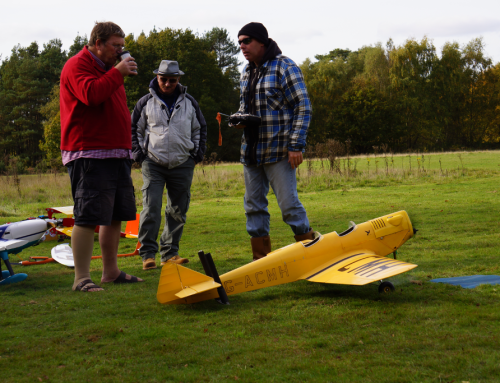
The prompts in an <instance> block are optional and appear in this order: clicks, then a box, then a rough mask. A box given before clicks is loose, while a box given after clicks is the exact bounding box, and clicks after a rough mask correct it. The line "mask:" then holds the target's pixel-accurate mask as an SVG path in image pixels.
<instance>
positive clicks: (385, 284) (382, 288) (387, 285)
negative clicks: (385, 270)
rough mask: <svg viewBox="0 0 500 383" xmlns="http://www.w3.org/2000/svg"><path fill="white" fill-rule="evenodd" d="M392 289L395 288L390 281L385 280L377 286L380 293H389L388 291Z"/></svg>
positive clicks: (390, 291) (392, 290)
mask: <svg viewBox="0 0 500 383" xmlns="http://www.w3.org/2000/svg"><path fill="white" fill-rule="evenodd" d="M394 290H395V288H394V285H393V284H392V283H391V282H387V281H386V282H382V283H381V284H380V285H379V286H378V292H379V293H381V294H389V293H392V292H394Z"/></svg>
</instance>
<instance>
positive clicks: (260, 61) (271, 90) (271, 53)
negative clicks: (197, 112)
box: [237, 23, 314, 260]
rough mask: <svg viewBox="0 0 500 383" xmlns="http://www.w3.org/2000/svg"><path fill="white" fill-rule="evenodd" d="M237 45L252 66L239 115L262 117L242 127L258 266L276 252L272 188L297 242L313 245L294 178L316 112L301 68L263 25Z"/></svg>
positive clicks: (244, 79) (251, 28)
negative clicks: (270, 206)
mask: <svg viewBox="0 0 500 383" xmlns="http://www.w3.org/2000/svg"><path fill="white" fill-rule="evenodd" d="M238 43H239V45H240V48H241V51H242V53H243V55H244V56H245V58H246V59H247V60H248V64H247V65H246V66H245V68H244V69H243V73H242V75H241V79H240V86H241V94H240V109H239V111H238V112H239V113H243V114H245V113H250V114H253V115H257V116H259V117H261V125H260V126H259V127H250V126H248V127H243V128H244V134H243V138H242V145H241V162H242V163H243V164H244V165H245V166H244V175H245V188H246V190H245V199H244V207H245V212H246V217H247V231H248V233H249V234H250V236H251V237H252V238H251V244H252V252H253V259H254V260H257V259H260V258H262V257H265V256H266V255H267V254H268V253H270V252H271V240H270V237H269V223H270V215H269V212H268V209H267V205H268V201H267V194H268V192H269V185H271V187H272V188H273V191H274V194H275V195H276V198H277V200H278V205H279V207H280V209H281V213H282V217H283V221H285V222H286V223H287V224H288V225H290V227H291V229H292V231H293V232H294V234H295V240H296V241H304V240H306V239H309V240H312V239H314V231H313V230H312V229H311V228H310V226H309V220H308V218H307V214H306V211H305V209H304V206H303V205H302V203H301V202H300V201H299V197H298V195H297V180H296V177H295V172H296V168H297V167H298V166H299V165H300V164H301V163H302V161H303V158H302V152H303V151H304V148H305V145H306V136H307V129H308V127H309V123H310V121H311V114H312V107H311V102H310V101H309V96H308V94H307V89H306V85H305V83H304V78H303V76H302V72H301V70H300V68H299V67H298V66H297V65H296V64H295V63H294V62H293V61H292V60H290V59H289V58H288V57H286V56H283V55H282V54H281V50H280V49H279V47H278V45H277V44H276V42H275V41H273V40H272V39H270V38H269V37H268V33H267V29H266V28H265V27H264V25H262V24H261V23H249V24H247V25H245V26H244V27H243V28H242V29H241V30H240V31H239V33H238ZM237 127H242V126H241V125H238V126H237Z"/></svg>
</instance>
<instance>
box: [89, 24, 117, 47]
mask: <svg viewBox="0 0 500 383" xmlns="http://www.w3.org/2000/svg"><path fill="white" fill-rule="evenodd" d="M111 36H120V37H125V33H124V32H123V30H122V29H121V28H120V27H119V26H118V25H116V24H115V23H113V22H111V21H104V22H97V21H96V22H95V26H94V28H93V29H92V32H90V39H89V46H91V47H93V46H94V45H95V43H96V42H97V40H101V41H102V42H104V43H105V42H106V41H108V39H109V38H110V37H111Z"/></svg>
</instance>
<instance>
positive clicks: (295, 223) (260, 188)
mask: <svg viewBox="0 0 500 383" xmlns="http://www.w3.org/2000/svg"><path fill="white" fill-rule="evenodd" d="M243 168H244V175H245V189H246V190H245V197H244V207H245V214H246V216H247V231H248V234H250V235H251V236H252V237H264V236H266V235H269V224H270V214H269V212H268V210H267V205H268V201H267V193H268V192H269V184H271V187H272V188H273V191H274V194H275V195H276V199H277V200H278V206H279V207H280V209H281V216H282V217H283V221H284V222H285V223H287V224H288V225H290V227H291V229H292V231H293V233H294V234H295V235H301V234H305V233H307V232H309V230H310V228H309V220H308V219H307V213H306V210H305V209H304V206H302V203H301V202H300V201H299V196H298V194H297V178H296V177H295V171H296V170H295V169H292V168H291V166H290V164H289V163H288V159H284V160H281V161H280V162H276V163H272V164H265V165H260V166H244V167H243Z"/></svg>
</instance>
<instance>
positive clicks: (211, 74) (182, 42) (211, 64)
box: [125, 28, 241, 160]
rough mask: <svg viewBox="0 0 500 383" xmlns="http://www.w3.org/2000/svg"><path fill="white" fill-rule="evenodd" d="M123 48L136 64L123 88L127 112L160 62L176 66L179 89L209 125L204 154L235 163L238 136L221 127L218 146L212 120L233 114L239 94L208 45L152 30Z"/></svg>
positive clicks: (189, 35) (185, 33) (181, 33)
mask: <svg viewBox="0 0 500 383" xmlns="http://www.w3.org/2000/svg"><path fill="white" fill-rule="evenodd" d="M125 45H126V47H127V49H128V50H129V51H130V52H131V54H132V56H133V57H134V58H135V60H136V61H137V64H138V67H139V68H138V73H139V74H138V75H137V76H133V77H127V78H126V80H125V88H126V92H127V100H128V105H129V109H130V110H132V109H133V107H134V106H135V104H136V103H137V101H138V100H139V99H140V98H141V97H142V96H144V95H145V94H147V93H149V84H150V82H151V80H152V79H154V77H155V75H154V74H153V70H155V69H157V68H158V66H159V65H160V62H161V60H175V61H178V62H179V66H180V68H181V70H182V71H183V72H184V73H185V75H184V76H182V78H181V83H182V85H185V86H187V87H188V92H189V93H190V94H191V95H192V96H193V97H194V98H195V99H196V100H197V101H198V103H199V105H200V108H201V110H202V112H203V115H204V116H205V119H206V121H207V125H208V140H207V153H208V154H210V153H211V152H217V154H218V158H220V159H223V160H237V158H238V157H239V151H238V147H237V146H236V145H235V144H236V143H239V141H240V138H241V132H239V131H236V130H235V129H230V128H229V127H227V124H223V132H222V134H223V137H224V139H223V146H222V147H219V146H217V142H218V134H219V133H218V132H219V125H218V123H217V121H216V120H215V117H216V115H217V112H223V113H228V112H232V111H233V112H234V111H236V110H237V109H238V91H237V90H236V89H235V87H234V83H233V80H232V79H231V77H230V76H228V75H227V74H226V73H227V71H226V73H223V72H222V70H221V68H220V67H219V65H218V61H217V54H216V52H215V51H212V50H210V47H209V45H208V44H207V41H206V40H205V39H204V38H203V37H198V36H197V35H195V34H194V33H193V32H192V31H191V30H189V29H186V30H180V29H177V30H176V29H169V28H166V29H163V30H156V29H154V30H152V31H151V32H150V33H149V35H148V36H146V35H145V34H144V33H141V34H140V35H139V36H138V37H137V38H134V36H133V35H129V36H127V37H126V39H125Z"/></svg>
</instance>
